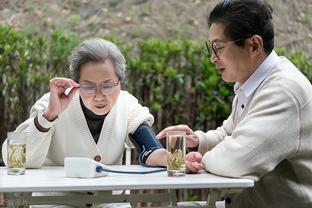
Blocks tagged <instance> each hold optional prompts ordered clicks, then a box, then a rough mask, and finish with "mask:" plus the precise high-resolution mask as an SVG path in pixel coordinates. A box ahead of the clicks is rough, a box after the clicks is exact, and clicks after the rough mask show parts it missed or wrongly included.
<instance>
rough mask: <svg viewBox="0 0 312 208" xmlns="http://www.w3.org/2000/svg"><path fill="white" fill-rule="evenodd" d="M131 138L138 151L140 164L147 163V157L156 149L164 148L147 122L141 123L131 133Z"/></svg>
mask: <svg viewBox="0 0 312 208" xmlns="http://www.w3.org/2000/svg"><path fill="white" fill-rule="evenodd" d="M129 138H130V140H131V142H132V143H133V144H134V146H135V148H136V149H137V151H138V154H139V162H140V164H144V165H145V162H146V159H147V158H148V156H149V155H150V154H151V153H152V152H153V151H154V150H156V149H160V148H163V146H162V145H161V143H160V142H159V141H158V139H156V136H155V134H154V132H153V131H152V129H151V128H150V127H149V125H147V124H146V123H143V124H141V125H140V126H139V127H138V128H137V130H136V131H135V132H134V133H133V134H129Z"/></svg>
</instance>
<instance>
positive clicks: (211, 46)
mask: <svg viewBox="0 0 312 208" xmlns="http://www.w3.org/2000/svg"><path fill="white" fill-rule="evenodd" d="M245 39H246V38H240V39H237V40H233V41H229V42H221V41H220V42H218V41H213V42H209V41H206V47H207V51H208V54H209V56H211V55H212V54H214V55H215V56H216V57H217V58H219V55H220V51H221V49H223V48H225V47H227V46H229V45H231V44H233V43H237V42H239V41H242V40H245Z"/></svg>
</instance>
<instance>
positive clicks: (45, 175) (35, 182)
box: [0, 165, 254, 192]
mask: <svg viewBox="0 0 312 208" xmlns="http://www.w3.org/2000/svg"><path fill="white" fill-rule="evenodd" d="M110 168H111V169H115V170H126V171H146V170H151V169H154V168H146V167H143V166H139V165H128V166H126V165H122V166H110ZM252 186H254V181H253V180H250V179H237V178H227V177H220V176H216V175H212V174H209V173H207V172H204V171H201V172H200V173H198V174H186V175H185V176H180V177H168V176H167V173H166V172H159V173H152V174H145V175H142V174H139V175H138V174H116V173H108V175H107V176H104V177H97V178H67V177H65V171H64V167H60V166H46V167H43V168H41V169H26V174H25V175H7V170H6V168H5V167H0V192H46V191H49V192H50V191H106V190H120V189H132V190H138V189H141V190H142V189H199V188H247V187H252Z"/></svg>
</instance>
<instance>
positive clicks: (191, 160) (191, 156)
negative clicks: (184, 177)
mask: <svg viewBox="0 0 312 208" xmlns="http://www.w3.org/2000/svg"><path fill="white" fill-rule="evenodd" d="M202 158H203V157H202V155H201V154H200V153H199V152H190V153H188V154H187V155H186V156H185V167H186V172H187V173H197V172H198V171H200V170H202V169H204V167H203V165H202V163H201V161H202Z"/></svg>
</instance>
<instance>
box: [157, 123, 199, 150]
mask: <svg viewBox="0 0 312 208" xmlns="http://www.w3.org/2000/svg"><path fill="white" fill-rule="evenodd" d="M167 131H185V133H186V139H185V140H186V147H188V148H192V147H198V144H199V141H198V137H197V136H196V134H194V132H193V130H192V129H190V127H188V126H187V125H177V126H169V127H167V128H165V129H163V130H162V131H161V132H159V133H158V134H157V135H156V138H157V139H162V138H164V137H166V132H167Z"/></svg>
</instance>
